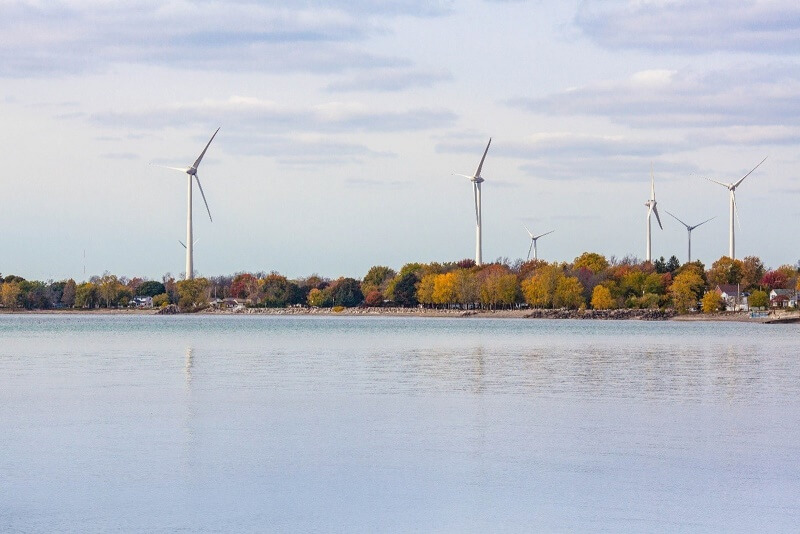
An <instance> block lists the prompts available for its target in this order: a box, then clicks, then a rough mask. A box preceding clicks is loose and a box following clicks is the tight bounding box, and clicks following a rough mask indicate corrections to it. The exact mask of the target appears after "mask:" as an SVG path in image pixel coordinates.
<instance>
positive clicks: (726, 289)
mask: <svg viewBox="0 0 800 534" xmlns="http://www.w3.org/2000/svg"><path fill="white" fill-rule="evenodd" d="M716 292H717V293H719V295H720V296H721V297H722V300H723V301H724V302H725V309H727V310H728V311H747V310H749V309H750V307H749V306H748V304H747V294H745V293H742V292H741V291H740V290H739V286H738V285H736V284H719V285H718V286H717V288H716Z"/></svg>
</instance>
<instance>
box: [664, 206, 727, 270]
mask: <svg viewBox="0 0 800 534" xmlns="http://www.w3.org/2000/svg"><path fill="white" fill-rule="evenodd" d="M664 211H667V210H664ZM667 215H669V216H670V217H672V218H673V219H675V220H676V221H678V222H679V223H681V224H682V225H684V226H685V227H686V231H687V232H688V233H689V254H688V256H687V258H688V259H687V260H686V263H692V230H694V229H695V228H697V227H698V226H700V225H703V224H705V223H707V222H708V221H710V220H712V219H716V218H717V216H716V215H715V216H713V217H711V219H706V220H705V221H703V222H701V223H697V224H695V225H694V226H689V225H688V224H686V223H685V222H683V221H682V220H680V219H679V218H677V217H676V216H674V215H673V214H671V213H670V212H668V211H667Z"/></svg>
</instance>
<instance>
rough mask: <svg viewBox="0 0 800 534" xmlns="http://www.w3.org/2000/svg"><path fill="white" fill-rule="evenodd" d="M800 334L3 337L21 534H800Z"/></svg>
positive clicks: (96, 323) (317, 323)
mask: <svg viewBox="0 0 800 534" xmlns="http://www.w3.org/2000/svg"><path fill="white" fill-rule="evenodd" d="M798 334H800V328H799V327H798V326H796V325H779V326H778V325H775V326H768V325H751V324H738V323H737V324H728V323H675V322H658V323H646V322H635V321H629V322H600V321H596V322H580V321H546V320H539V321H531V320H484V319H479V320H472V319H468V320H465V319H420V318H365V317H357V318H347V317H331V318H320V317H251V316H247V317H244V316H222V317H217V316H214V317H212V316H191V317H187V316H177V317H161V316H159V317H155V316H86V315H81V316H59V315H0V530H2V531H12V532H13V531H24V532H31V531H44V532H58V531H81V532H94V531H109V530H115V531H126V532H127V531H148V532H153V531H168V532H173V531H208V532H216V531H225V532H228V531H301V532H308V531H317V532H376V531H380V532H387V531H388V532H408V531H423V532H429V531H437V532H485V531H494V532H497V531H507V532H530V531H612V532H618V531H636V532H641V531H669V532H675V531H692V532H696V531H726V532H731V531H739V532H752V531H765V530H767V531H772V532H776V531H796V528H797V525H798V524H800V497H798V496H800V463H798V462H797V458H798V456H799V454H798V453H800V424H799V423H800V421H799V419H800V409H798V408H800V395H799V393H800V361H799V360H798V354H797V352H798V347H797V341H798V339H800V337H799V336H798Z"/></svg>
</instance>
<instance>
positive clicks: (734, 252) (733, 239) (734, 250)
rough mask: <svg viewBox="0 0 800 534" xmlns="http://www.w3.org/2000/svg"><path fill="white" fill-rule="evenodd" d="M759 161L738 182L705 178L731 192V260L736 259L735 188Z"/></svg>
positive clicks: (736, 212) (736, 211)
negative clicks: (727, 182)
mask: <svg viewBox="0 0 800 534" xmlns="http://www.w3.org/2000/svg"><path fill="white" fill-rule="evenodd" d="M767 157H769V156H767ZM765 161H767V158H764V159H762V160H761V163H764V162H765ZM761 163H759V164H758V165H756V166H755V167H753V168H752V170H751V171H750V172H748V173H747V174H745V175H744V176H742V177H741V178H739V181H738V182H734V183H731V184H726V183H724V182H718V181H716V180H714V179H712V178H706V180H708V181H709V182H714V183H715V184H719V185H721V186H722V187H725V188H727V189H728V191H730V193H731V194H730V198H731V202H730V212H731V231H730V236H729V237H728V257H729V258H730V259H732V260H735V259H736V256H735V254H736V246H735V237H734V229H733V219H734V218H736V220H737V221H738V220H739V211H738V210H737V209H736V188H737V187H739V185H741V183H742V182H744V179H745V178H747V177H748V176H750V175H751V174H752V173H753V171H754V170H756V169H757V168H759V167H760V166H761ZM739 227H740V229H741V223H739Z"/></svg>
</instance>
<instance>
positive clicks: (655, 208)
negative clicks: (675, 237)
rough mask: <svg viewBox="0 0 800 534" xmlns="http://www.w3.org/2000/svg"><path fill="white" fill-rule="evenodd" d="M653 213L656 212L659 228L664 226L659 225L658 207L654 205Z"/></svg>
mask: <svg viewBox="0 0 800 534" xmlns="http://www.w3.org/2000/svg"><path fill="white" fill-rule="evenodd" d="M653 213H655V214H656V220H657V221H658V226H659V228H661V229H662V230H663V229H664V227H663V226H662V225H661V217H659V216H658V208H657V207H656V206H655V205H654V206H653Z"/></svg>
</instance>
